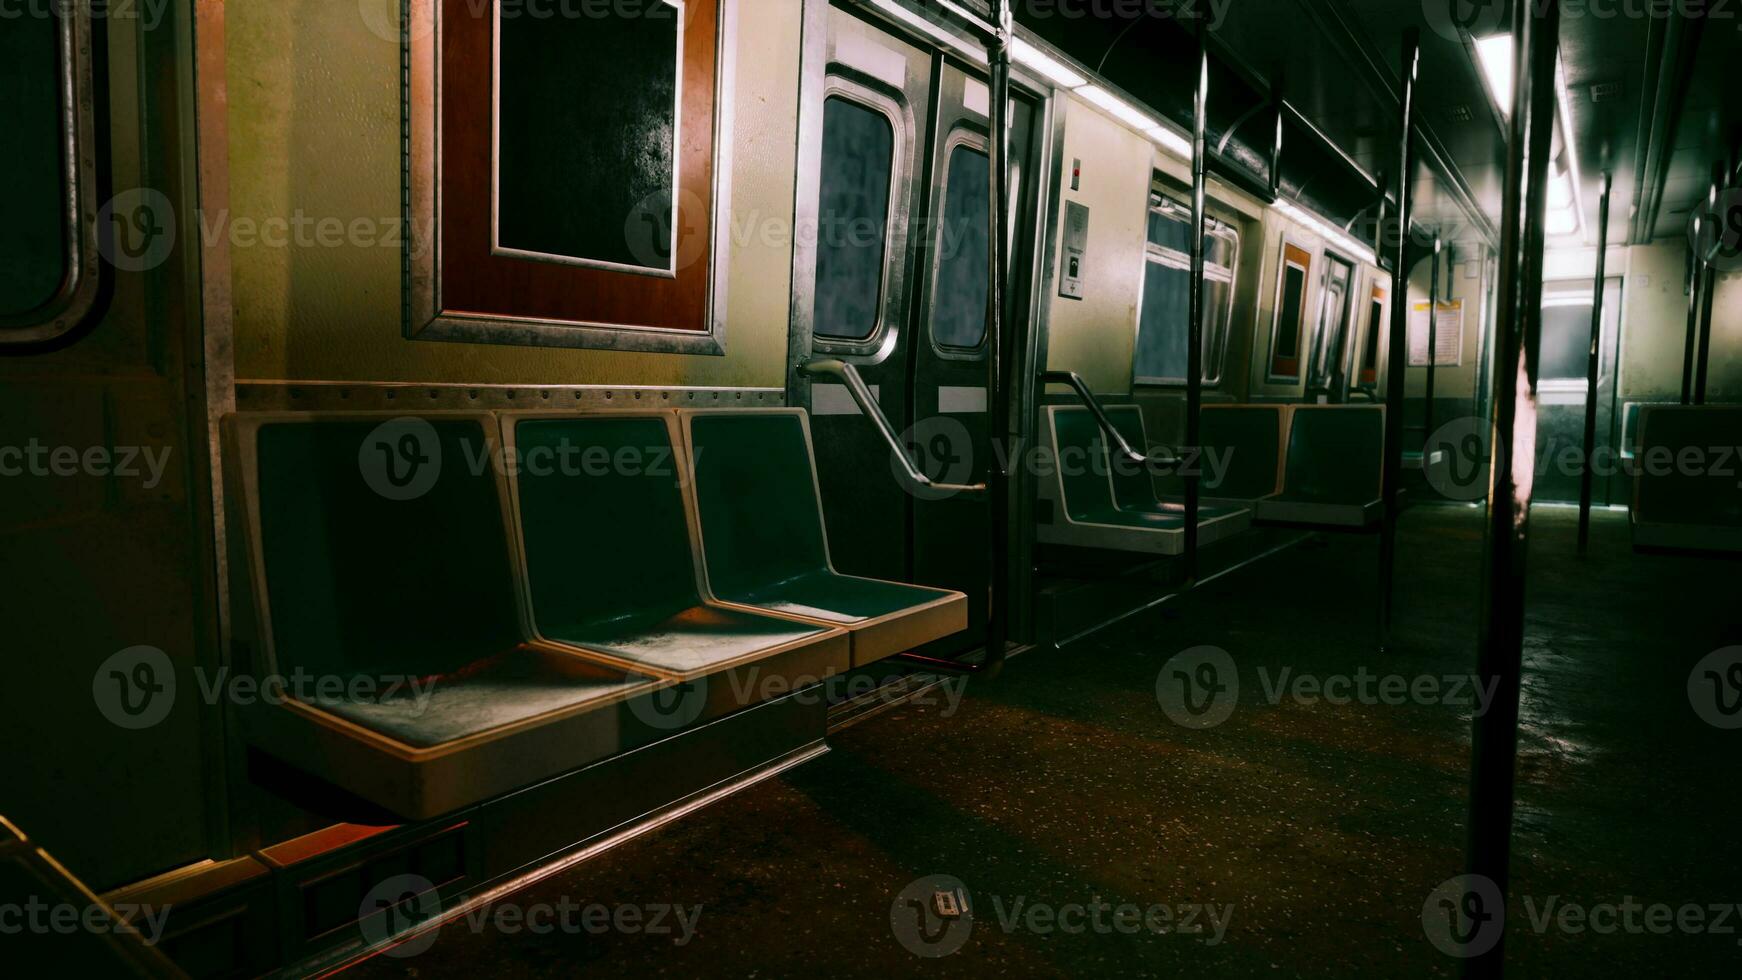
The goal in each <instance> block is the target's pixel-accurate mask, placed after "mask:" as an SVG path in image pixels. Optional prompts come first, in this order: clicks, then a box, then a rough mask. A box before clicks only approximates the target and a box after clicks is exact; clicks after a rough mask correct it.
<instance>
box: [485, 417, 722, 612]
mask: <svg viewBox="0 0 1742 980" xmlns="http://www.w3.org/2000/svg"><path fill="white" fill-rule="evenodd" d="M672 422H673V419H672V416H671V415H670V414H669V413H660V414H654V415H631V414H623V413H600V414H593V415H586V416H536V415H535V416H508V417H507V419H506V424H507V425H508V426H509V427H510V429H511V430H512V435H513V443H512V444H513V446H514V458H515V466H514V491H515V500H516V502H517V504H518V508H519V515H520V535H521V546H522V548H523V549H524V554H525V557H526V575H527V585H528V586H529V591H530V593H531V596H532V617H533V622H534V623H535V624H537V626H538V631H539V633H540V634H541V635H544V636H550V637H555V638H559V639H560V638H562V637H563V635H564V634H566V633H569V632H570V631H571V630H572V629H574V628H575V627H585V626H589V625H592V624H594V623H598V622H600V621H601V620H607V619H608V620H614V621H621V622H623V623H624V624H625V625H629V626H631V627H632V626H634V625H638V624H642V623H656V622H659V621H660V620H663V619H665V618H667V617H669V616H670V615H672V614H673V613H676V612H679V611H681V610H684V609H688V608H690V607H691V606H694V605H697V604H699V603H700V601H701V599H700V595H699V590H698V588H697V585H696V560H695V551H694V549H693V547H692V546H691V542H690V530H689V512H688V509H687V508H686V507H685V504H684V497H683V482H682V481H683V480H684V478H685V477H684V473H683V467H682V463H681V461H680V460H679V459H678V457H677V455H676V452H675V449H674V441H673V439H672V428H671V426H672Z"/></svg>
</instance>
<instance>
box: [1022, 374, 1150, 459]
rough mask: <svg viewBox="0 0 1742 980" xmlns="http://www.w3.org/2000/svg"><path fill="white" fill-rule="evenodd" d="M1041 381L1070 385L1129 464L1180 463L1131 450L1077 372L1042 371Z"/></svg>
mask: <svg viewBox="0 0 1742 980" xmlns="http://www.w3.org/2000/svg"><path fill="white" fill-rule="evenodd" d="M1040 380H1041V381H1043V382H1045V383H1046V384H1051V385H1068V386H1070V388H1071V389H1072V390H1073V391H1075V392H1076V393H1077V397H1078V398H1080V399H1082V402H1083V404H1084V406H1086V407H1087V408H1088V409H1089V414H1090V415H1093V416H1094V417H1095V422H1096V424H1098V425H1099V426H1100V427H1101V434H1102V435H1104V436H1106V437H1107V442H1108V443H1109V444H1110V445H1111V446H1113V447H1114V449H1115V450H1116V451H1117V452H1118V454H1119V455H1120V456H1123V457H1124V458H1125V459H1126V460H1127V461H1128V462H1132V463H1136V464H1138V465H1140V466H1150V465H1157V466H1174V465H1177V464H1178V463H1179V457H1177V456H1175V455H1173V454H1172V453H1168V454H1167V455H1165V456H1150V455H1149V454H1148V453H1140V452H1138V451H1137V450H1135V449H1133V448H1131V443H1129V442H1126V441H1125V437H1124V436H1123V435H1121V434H1120V433H1119V430H1118V429H1117V428H1115V427H1114V426H1113V420H1112V419H1110V418H1108V417H1107V412H1106V410H1105V409H1103V408H1102V407H1101V402H1100V401H1099V400H1098V399H1096V398H1095V393H1094V392H1092V391H1090V390H1089V386H1088V385H1087V384H1085V383H1084V382H1083V379H1082V376H1081V375H1079V374H1077V372H1075V371H1042V372H1041V373H1040Z"/></svg>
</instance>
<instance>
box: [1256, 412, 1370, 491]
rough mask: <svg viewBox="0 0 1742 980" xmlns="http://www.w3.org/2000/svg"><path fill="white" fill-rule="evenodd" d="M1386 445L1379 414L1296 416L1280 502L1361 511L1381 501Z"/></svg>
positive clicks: (1291, 432)
mask: <svg viewBox="0 0 1742 980" xmlns="http://www.w3.org/2000/svg"><path fill="white" fill-rule="evenodd" d="M1384 445H1385V415H1384V413H1383V412H1381V411H1380V410H1379V409H1377V408H1332V409H1306V410H1298V411H1296V412H1295V413H1294V422H1293V423H1292V424H1291V425H1290V426H1289V434H1288V464H1287V473H1286V476H1285V477H1284V480H1283V491H1282V494H1281V497H1280V499H1282V500H1285V501H1288V502H1291V503H1310V504H1348V505H1356V506H1360V505H1365V504H1367V503H1369V502H1371V501H1374V500H1377V499H1379V489H1380V487H1379V484H1380V480H1381V474H1380V466H1381V461H1382V457H1383V456H1384Z"/></svg>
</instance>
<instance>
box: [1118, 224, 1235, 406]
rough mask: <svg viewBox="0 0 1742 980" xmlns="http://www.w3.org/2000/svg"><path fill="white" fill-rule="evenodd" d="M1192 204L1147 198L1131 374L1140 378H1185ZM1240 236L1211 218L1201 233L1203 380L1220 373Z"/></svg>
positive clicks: (1163, 381)
mask: <svg viewBox="0 0 1742 980" xmlns="http://www.w3.org/2000/svg"><path fill="white" fill-rule="evenodd" d="M1191 220H1192V213H1191V209H1190V208H1188V207H1186V206H1185V205H1183V204H1181V203H1179V202H1178V201H1175V200H1173V199H1171V198H1167V197H1162V196H1160V195H1157V196H1155V197H1154V198H1152V199H1151V202H1150V211H1149V244H1148V247H1147V248H1146V249H1145V258H1146V259H1147V262H1146V264H1145V267H1144V276H1143V304H1142V307H1141V309H1140V311H1139V313H1138V317H1137V350H1136V354H1135V357H1134V358H1133V369H1134V370H1133V380H1134V381H1135V382H1136V383H1138V384H1156V385H1179V384H1184V383H1185V380H1186V359H1187V353H1188V351H1187V348H1186V329H1185V327H1186V319H1187V317H1188V316H1190V310H1191V284H1192V275H1191V270H1192V260H1191V254H1190V251H1189V250H1190V248H1191ZM1239 251H1240V236H1239V233H1238V232H1236V231H1235V230H1234V229H1233V228H1232V227H1230V226H1229V225H1226V224H1224V223H1222V222H1220V221H1215V220H1213V219H1212V220H1211V221H1210V222H1209V228H1208V231H1207V232H1206V233H1205V235H1204V336H1203V358H1204V361H1203V380H1204V383H1205V384H1216V383H1218V382H1220V381H1221V379H1222V360H1223V355H1224V354H1225V353H1226V350H1227V344H1228V323H1229V320H1230V318H1231V317H1232V315H1233V303H1234V266H1235V264H1236V262H1237V260H1238V255H1239Z"/></svg>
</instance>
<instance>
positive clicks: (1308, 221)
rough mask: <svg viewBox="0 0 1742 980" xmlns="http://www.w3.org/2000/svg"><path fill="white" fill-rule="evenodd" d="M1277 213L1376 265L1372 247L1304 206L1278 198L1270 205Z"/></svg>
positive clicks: (1350, 254)
mask: <svg viewBox="0 0 1742 980" xmlns="http://www.w3.org/2000/svg"><path fill="white" fill-rule="evenodd" d="M1272 207H1274V208H1275V209H1276V210H1277V212H1278V213H1279V214H1281V215H1282V216H1283V217H1286V218H1289V219H1291V220H1293V221H1295V222H1298V223H1300V224H1303V225H1306V226H1307V227H1308V228H1309V229H1311V230H1312V231H1313V232H1314V233H1315V234H1317V235H1318V236H1319V237H1320V238H1323V239H1325V240H1326V241H1328V242H1330V243H1332V244H1333V245H1336V246H1337V248H1339V249H1340V250H1342V251H1343V252H1344V253H1346V254H1347V255H1348V256H1349V257H1350V258H1353V259H1357V260H1360V261H1362V262H1366V263H1367V264H1368V265H1378V264H1379V259H1378V257H1377V256H1375V255H1374V254H1373V249H1372V248H1370V247H1368V246H1366V245H1364V244H1362V243H1361V242H1359V241H1356V240H1355V239H1354V238H1352V237H1350V236H1349V235H1348V234H1347V233H1345V232H1344V231H1343V230H1342V229H1341V228H1336V227H1333V226H1332V225H1331V224H1330V223H1329V222H1327V221H1325V220H1324V219H1322V218H1320V217H1319V216H1318V215H1316V214H1313V213H1312V212H1311V211H1308V210H1307V209H1306V208H1303V207H1298V206H1296V205H1293V204H1290V203H1289V202H1287V201H1284V200H1282V199H1281V198H1278V199H1277V201H1276V203H1275V204H1274V205H1272Z"/></svg>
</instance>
